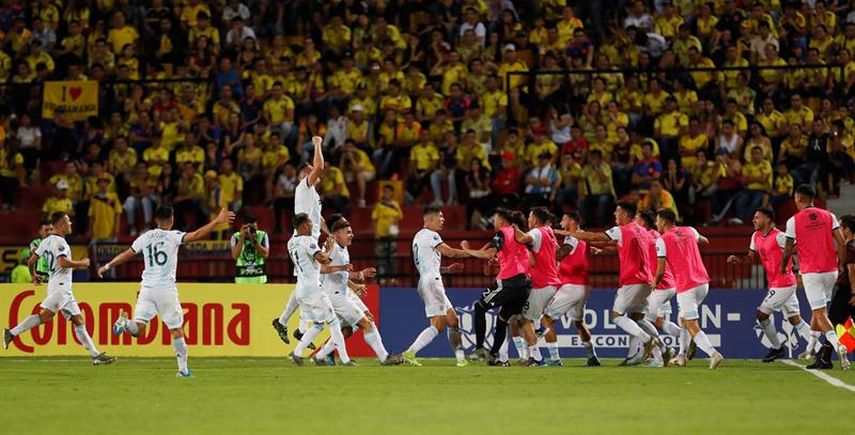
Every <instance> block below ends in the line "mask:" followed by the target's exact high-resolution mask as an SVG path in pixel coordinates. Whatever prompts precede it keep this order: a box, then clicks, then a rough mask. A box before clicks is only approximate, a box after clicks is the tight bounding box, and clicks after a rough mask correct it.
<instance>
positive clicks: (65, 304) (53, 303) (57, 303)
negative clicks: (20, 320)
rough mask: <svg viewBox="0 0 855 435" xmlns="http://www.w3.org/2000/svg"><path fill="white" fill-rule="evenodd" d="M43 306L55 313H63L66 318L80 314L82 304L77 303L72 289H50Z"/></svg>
mask: <svg viewBox="0 0 855 435" xmlns="http://www.w3.org/2000/svg"><path fill="white" fill-rule="evenodd" d="M41 307H42V308H44V309H45V310H48V311H50V312H53V313H62V315H63V317H65V318H66V319H70V318H71V316H78V315H80V306H79V305H77V300H75V299H74V294H73V293H71V289H67V290H66V289H56V290H48V293H47V296H45V299H44V300H43V301H42V303H41Z"/></svg>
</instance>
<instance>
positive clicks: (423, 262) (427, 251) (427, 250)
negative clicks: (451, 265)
mask: <svg viewBox="0 0 855 435" xmlns="http://www.w3.org/2000/svg"><path fill="white" fill-rule="evenodd" d="M442 243H443V242H442V238H441V237H439V234H438V233H437V232H436V231H431V230H429V229H427V228H422V229H421V230H420V231H419V232H418V233H416V236H415V237H413V261H414V262H415V263H416V269H418V271H419V275H421V277H422V278H424V277H437V276H440V272H439V267H440V264H441V262H442V254H440V253H439V251H437V250H436V247H437V246H439V245H441V244H442Z"/></svg>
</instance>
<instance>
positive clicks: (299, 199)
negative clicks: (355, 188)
mask: <svg viewBox="0 0 855 435" xmlns="http://www.w3.org/2000/svg"><path fill="white" fill-rule="evenodd" d="M323 141H324V140H323V138H322V137H320V136H313V137H312V145H314V147H315V154H314V156H313V159H312V164H311V165H310V164H308V163H303V164H302V165H300V167H299V169H298V172H297V174H298V175H297V177H298V178H299V182H298V183H297V187H296V189H295V190H294V214H295V215H297V214H300V213H305V214H306V215H308V216H309V220H310V221H311V222H312V232H311V235H310V236H311V237H312V238H313V239H315V244H317V243H318V239H319V238H320V236H321V231H322V230H323V232H325V233H327V234H329V230H328V229H327V226H326V222H325V221H324V218H323V217H322V216H321V197H320V195H318V191H317V185H318V184H319V183H320V182H321V173H322V172H323V170H324V152H323V148H321V145H322V144H323ZM296 234H297V230H296V227H295V230H294V235H296ZM294 275H295V276H296V275H297V270H296V267H295V270H294ZM297 307H298V304H297V298H296V296H295V294H294V293H291V297H290V298H288V303H287V304H286V305H285V310H284V311H282V315H281V316H279V318H278V319H273V322H272V325H273V329H275V330H276V333H277V334H279V338H280V339H281V340H282V341H283V342H285V344H290V343H291V339H290V338H289V337H288V319H290V318H291V316H292V315H293V314H294V311H296V310H297ZM300 320H301V322H300V323H301V326H300V327H298V328H297V330H296V331H294V337H295V338H296V339H297V340H300V339H301V337H302V336H303V330H304V329H306V328H307V327H308V322H307V319H305V317H304V316H301V318H300ZM301 328H302V329H301ZM314 348H315V345H314V344H311V343H309V349H314Z"/></svg>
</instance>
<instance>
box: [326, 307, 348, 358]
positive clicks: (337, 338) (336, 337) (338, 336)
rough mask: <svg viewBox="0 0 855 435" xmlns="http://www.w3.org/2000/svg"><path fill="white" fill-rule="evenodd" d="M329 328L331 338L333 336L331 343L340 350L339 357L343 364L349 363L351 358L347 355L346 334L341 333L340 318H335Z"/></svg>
mask: <svg viewBox="0 0 855 435" xmlns="http://www.w3.org/2000/svg"><path fill="white" fill-rule="evenodd" d="M329 326H330V336H332V340H330V341H333V342H335V348H336V350H338V357H339V358H340V359H341V362H342V363H343V364H347V363H349V362H350V356H349V355H348V354H347V345H345V344H344V334H342V333H341V321H340V320H338V318H335V319H333V321H332V322H331V323H330V324H329Z"/></svg>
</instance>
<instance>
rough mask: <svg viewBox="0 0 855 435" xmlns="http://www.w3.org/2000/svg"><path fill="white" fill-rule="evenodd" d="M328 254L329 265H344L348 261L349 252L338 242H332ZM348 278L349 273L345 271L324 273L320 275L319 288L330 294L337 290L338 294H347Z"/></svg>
mask: <svg viewBox="0 0 855 435" xmlns="http://www.w3.org/2000/svg"><path fill="white" fill-rule="evenodd" d="M329 256H330V263H329V265H330V266H344V265H345V264H349V263H350V252H348V251H347V248H345V247H344V246H341V245H339V244H338V242H335V243H333V247H332V250H331V251H330V253H329ZM349 278H350V273H349V272H346V271H341V272H335V273H325V274H323V275H321V288H323V289H324V291H326V292H327V293H328V294H330V295H332V294H334V293H335V292H339V294H340V295H342V296H347V280H348V279H349Z"/></svg>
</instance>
